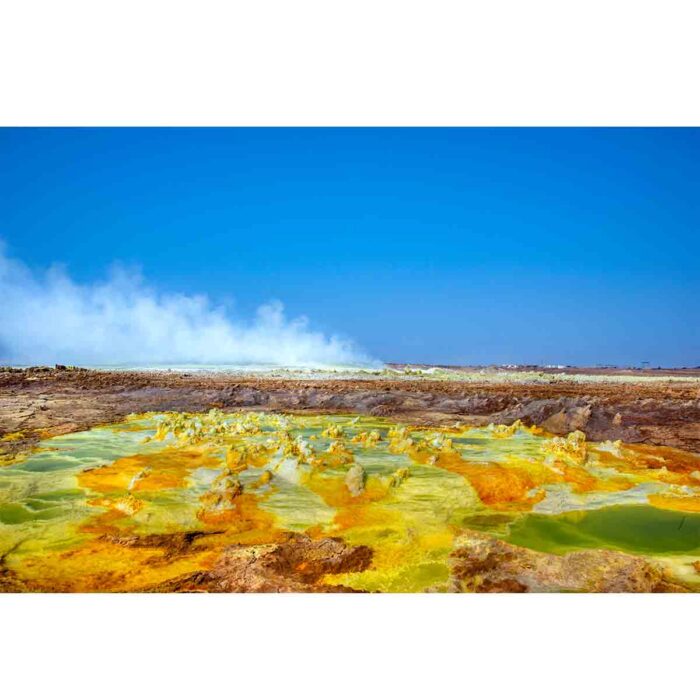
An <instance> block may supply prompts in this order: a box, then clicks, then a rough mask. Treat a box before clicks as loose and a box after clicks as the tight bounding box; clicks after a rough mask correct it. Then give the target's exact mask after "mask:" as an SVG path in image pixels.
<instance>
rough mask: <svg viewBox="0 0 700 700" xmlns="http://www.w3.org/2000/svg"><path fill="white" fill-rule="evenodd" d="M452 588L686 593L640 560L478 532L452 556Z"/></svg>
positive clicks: (460, 544) (533, 591)
mask: <svg viewBox="0 0 700 700" xmlns="http://www.w3.org/2000/svg"><path fill="white" fill-rule="evenodd" d="M450 568H451V572H452V578H451V582H450V590H452V591H454V592H461V591H465V592H475V593H549V592H567V591H569V592H579V593H680V592H686V591H687V589H686V588H685V587H684V586H683V585H682V584H680V583H678V582H675V581H673V580H672V579H671V578H670V577H669V576H668V574H667V573H666V572H665V571H663V570H662V569H661V568H660V567H658V566H655V565H654V564H652V563H650V562H648V561H647V560H646V559H643V558H642V557H635V556H631V555H629V554H623V553H622V552H612V551H608V550H600V549H595V550H586V551H580V552H570V553H568V554H564V555H556V554H546V553H543V552H535V551H533V550H531V549H526V548H525V547H517V546H515V545H512V544H508V543H507V542H503V541H501V540H497V539H495V538H492V537H488V536H485V535H482V534H479V533H472V532H470V533H469V534H467V535H465V536H463V537H461V538H460V539H459V540H458V543H457V546H456V548H455V550H454V551H453V553H452V555H451V557H450Z"/></svg>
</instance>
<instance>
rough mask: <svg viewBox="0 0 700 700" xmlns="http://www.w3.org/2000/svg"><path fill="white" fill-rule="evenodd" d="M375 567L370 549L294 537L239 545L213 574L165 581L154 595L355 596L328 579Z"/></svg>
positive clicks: (330, 539) (338, 541) (200, 573)
mask: <svg viewBox="0 0 700 700" xmlns="http://www.w3.org/2000/svg"><path fill="white" fill-rule="evenodd" d="M371 562H372V550H371V549H370V548H369V547H365V546H364V545H363V546H359V547H353V546H350V545H347V544H345V543H344V542H343V541H342V540H341V539H338V538H334V537H326V538H323V539H318V540H314V539H311V538H310V537H308V536H306V535H299V534H293V535H290V536H289V537H288V538H287V539H286V540H285V541H284V542H282V543H279V544H271V545H257V546H233V547H228V548H227V549H225V550H224V552H223V553H222V555H221V557H220V558H219V560H218V561H217V562H216V564H215V565H214V566H213V567H212V569H211V570H209V571H197V572H195V573H192V574H187V575H185V576H181V577H178V578H176V579H171V580H169V581H165V582H164V583H162V584H161V585H159V586H157V587H156V588H153V589H150V591H151V592H158V593H160V592H163V593H164V592H197V591H199V592H209V593H293V592H315V591H323V592H350V591H351V589H348V588H344V587H342V586H326V585H323V584H322V583H321V582H320V580H321V578H322V577H323V576H324V575H325V574H340V573H345V572H349V571H364V570H365V569H366V568H367V567H368V566H369V565H370V564H371Z"/></svg>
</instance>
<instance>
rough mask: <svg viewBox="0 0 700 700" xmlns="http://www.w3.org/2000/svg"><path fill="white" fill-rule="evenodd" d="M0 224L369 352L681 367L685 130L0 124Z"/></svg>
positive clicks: (685, 290)
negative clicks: (276, 305)
mask: <svg viewBox="0 0 700 700" xmlns="http://www.w3.org/2000/svg"><path fill="white" fill-rule="evenodd" d="M0 237H2V238H3V239H4V240H5V242H6V244H7V252H8V254H9V255H11V256H12V257H16V258H19V259H21V260H23V261H24V262H25V263H27V264H28V265H30V266H32V267H36V268H41V267H45V266H47V265H48V264H50V263H52V262H54V261H61V262H64V263H66V265H67V266H68V269H69V271H70V274H71V275H72V276H73V277H74V278H75V279H76V280H78V281H80V282H89V281H92V280H96V279H98V278H101V277H104V275H105V269H106V268H107V267H108V266H109V265H110V264H111V263H112V262H113V261H115V260H120V261H122V262H125V263H127V264H136V265H139V266H140V267H141V268H142V270H143V274H144V276H145V277H146V278H147V280H148V281H149V283H150V284H152V285H153V286H155V287H157V288H158V289H160V290H164V291H181V292H186V293H196V292H204V293H207V294H208V295H209V296H210V297H211V298H212V299H213V300H214V301H221V300H224V301H230V300H231V299H233V300H234V301H235V305H234V307H233V314H234V316H235V315H236V314H240V315H241V316H249V315H250V314H251V313H252V311H253V309H254V308H255V307H257V306H258V305H259V304H260V303H262V302H265V301H267V300H269V299H271V298H277V299H281V300H282V301H283V302H284V303H285V305H286V307H287V310H288V313H289V314H290V315H292V316H294V315H298V314H306V315H308V316H309V318H310V320H311V323H312V325H313V326H314V327H315V328H318V329H319V330H323V331H326V332H341V333H343V334H346V335H348V336H350V337H352V338H354V339H355V340H356V341H357V343H358V344H359V345H360V346H362V347H363V348H364V349H366V350H367V351H368V352H369V353H370V354H371V355H373V356H375V357H378V358H380V359H382V360H386V361H415V362H429V363H430V362H434V363H481V364H488V363H492V362H494V363H508V362H517V363H528V362H534V363H540V362H541V363H571V364H589V365H590V364H598V363H616V364H638V363H640V362H642V361H650V362H651V363H652V365H657V364H658V365H664V366H671V365H676V366H682V365H700V312H699V304H698V302H699V300H700V129H549V128H546V129H2V130H0Z"/></svg>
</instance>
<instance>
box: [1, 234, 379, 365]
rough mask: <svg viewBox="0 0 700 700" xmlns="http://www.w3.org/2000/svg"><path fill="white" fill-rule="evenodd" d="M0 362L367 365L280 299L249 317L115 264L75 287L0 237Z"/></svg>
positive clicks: (343, 341)
mask: <svg viewBox="0 0 700 700" xmlns="http://www.w3.org/2000/svg"><path fill="white" fill-rule="evenodd" d="M0 360H1V361H2V362H5V363H15V364H54V363H64V364H80V365H110V364H125V365H148V364H189V363H210V364H234V365H237V364H258V363H265V364H268V363H269V364H274V365H280V366H290V367H323V366H333V365H347V364H369V363H371V360H370V359H369V358H368V357H367V356H365V355H364V354H363V353H362V352H361V351H359V350H358V349H357V348H356V347H355V346H354V344H353V343H352V342H351V341H349V340H346V339H343V338H339V337H336V336H331V337H327V336H325V335H324V334H323V333H319V332H315V331H312V330H310V329H309V326H308V321H307V319H306V318H304V317H301V318H296V319H287V318H286V317H285V315H284V308H283V306H282V304H281V303H280V302H278V301H273V302H271V303H269V304H265V305H263V306H261V307H260V308H259V309H258V310H257V314H256V315H255V318H254V319H252V320H251V321H249V322H238V321H233V320H231V319H230V318H229V317H228V316H227V315H226V312H225V310H224V309H223V308H217V307H214V306H213V305H212V304H211V302H210V301H209V299H208V298H207V297H206V296H203V295H196V296H188V295H184V294H159V293H157V292H156V291H154V290H153V289H151V288H149V287H148V286H147V284H145V282H144V280H143V279H142V278H141V276H140V275H138V274H134V273H133V272H128V271H126V270H124V269H121V268H119V267H115V268H113V269H112V271H111V272H110V274H109V275H108V276H107V278H106V279H105V281H103V282H100V283H96V284H77V283H76V282H74V281H73V280H72V279H71V278H70V276H69V275H68V274H67V272H65V270H64V269H63V268H61V267H60V266H56V265H54V266H52V267H51V268H49V269H48V271H46V272H45V273H44V274H34V273H33V272H32V271H31V270H30V269H29V268H28V267H27V266H26V265H24V264H23V263H22V262H21V261H18V260H14V259H11V258H8V257H7V255H6V254H5V249H4V244H3V243H2V241H0Z"/></svg>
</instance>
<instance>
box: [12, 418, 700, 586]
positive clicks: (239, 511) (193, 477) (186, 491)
mask: <svg viewBox="0 0 700 700" xmlns="http://www.w3.org/2000/svg"><path fill="white" fill-rule="evenodd" d="M699 504H700V456H698V455H693V454H690V453H687V452H682V451H680V450H672V449H670V448H664V447H652V446H649V445H627V444H623V443H620V442H619V441H617V442H603V443H599V444H596V443H590V442H588V441H587V440H586V436H585V435H584V434H583V433H582V432H580V431H575V432H572V433H570V434H569V435H567V436H553V435H547V434H545V433H544V431H542V430H540V429H538V428H536V427H526V426H524V425H523V424H522V423H520V422H519V421H516V422H515V423H513V424H512V425H508V426H503V425H495V426H494V425H491V426H488V427H485V428H470V427H469V426H463V425H461V424H456V425H453V426H451V427H446V428H435V427H430V428H428V427H422V426H420V425H414V426H411V425H399V424H396V423H394V422H392V421H390V420H385V419H380V418H370V417H358V416H323V415H321V416H317V415H308V414H307V415H303V416H301V415H299V416H297V415H282V414H274V413H261V412H234V413H224V412H223V411H221V410H219V409H213V410H211V411H209V412H206V413H165V414H143V415H137V416H132V417H130V418H129V419H128V420H127V421H125V422H124V423H121V424H118V425H113V426H107V427H103V428H95V429H93V430H90V431H87V432H83V433H75V434H72V435H64V436H60V437H56V438H50V439H47V440H45V441H44V442H43V443H42V444H41V445H40V448H39V449H37V450H36V451H35V452H34V453H32V454H30V455H27V456H24V457H22V458H21V459H18V460H15V461H14V462H12V463H11V464H9V465H7V466H3V467H2V468H0V557H2V562H3V566H4V567H5V568H4V569H3V571H4V572H5V573H3V574H2V576H11V577H12V581H17V580H20V581H22V582H23V584H22V585H25V586H29V587H32V586H33V587H34V589H36V590H57V591H59V590H66V591H68V590H120V591H121V590H123V591H129V590H144V589H149V590H150V589H151V588H153V587H158V586H161V585H168V586H171V585H176V584H173V583H172V581H176V582H177V581H178V580H179V579H178V577H182V576H187V575H190V574H192V572H199V573H198V574H197V575H198V576H205V574H206V572H208V571H211V570H214V569H216V570H217V571H219V570H220V569H221V567H222V566H224V564H222V562H224V563H225V562H227V561H229V559H227V557H229V558H230V557H234V558H235V556H239V554H240V552H243V551H244V550H243V549H241V548H250V547H253V548H255V547H268V546H271V545H273V544H275V543H280V542H286V541H288V538H289V537H290V536H292V535H297V534H300V535H304V536H307V537H309V538H311V540H312V541H318V542H324V543H326V544H324V545H323V546H327V547H330V546H331V545H330V544H328V543H336V544H333V545H332V546H333V547H337V546H339V545H337V543H338V542H339V541H340V542H343V543H345V544H346V545H347V546H348V547H356V548H360V549H358V550H357V552H359V554H357V557H358V561H359V560H360V559H361V560H362V562H363V563H362V565H361V566H360V565H359V564H358V565H357V566H354V565H353V566H351V565H349V564H348V565H347V566H346V565H341V564H338V563H337V562H336V560H333V559H332V558H331V559H330V560H329V561H330V562H331V563H329V564H328V567H329V568H328V570H325V569H324V572H323V573H319V572H320V569H318V566H317V564H314V563H313V562H312V563H309V562H307V561H303V562H299V563H294V562H293V561H292V560H291V559H290V560H289V562H290V563H289V566H290V567H292V571H294V572H296V573H294V574H293V575H294V576H296V577H297V578H296V579H294V580H296V581H297V582H302V583H303V582H304V581H306V580H307V579H306V578H304V577H311V573H309V572H316V573H314V574H313V575H314V577H316V578H314V579H313V580H314V582H315V583H314V585H317V586H328V587H333V586H340V587H345V588H351V589H355V590H367V591H422V590H435V591H440V590H448V588H449V586H450V576H451V574H450V563H449V562H450V556H451V552H452V551H453V548H454V546H455V542H456V541H457V538H460V537H462V536H463V535H464V533H465V532H473V531H474V530H479V531H481V532H484V533H487V534H488V535H489V536H491V537H495V538H500V539H502V540H504V541H511V540H512V541H517V542H518V544H519V545H524V546H528V547H532V548H533V549H539V550H541V551H550V550H551V551H557V552H561V551H578V550H580V549H587V548H593V549H596V548H597V549H601V548H602V549H611V550H615V551H630V552H634V553H636V554H639V555H640V556H644V557H647V558H649V559H650V560H655V558H658V560H659V561H663V562H665V564H664V565H665V566H667V565H668V563H669V562H672V563H674V562H675V564H674V566H675V567H676V569H677V570H678V571H680V572H685V573H684V574H683V575H684V576H686V578H687V581H686V583H687V584H688V585H695V583H694V582H695V581H696V579H697V583H698V585H700V574H699V573H697V572H695V569H693V567H692V566H690V564H688V563H687V562H690V561H696V560H700V505H699ZM632 522H633V523H634V526H633V527H632V526H631V525H628V523H632ZM630 533H633V535H634V536H632V535H630ZM249 551H252V552H257V551H258V550H248V549H245V552H249ZM261 551H262V550H261ZM236 553H239V554H236ZM234 555H235V556H234ZM240 556H243V555H242V554H240ZM246 556H247V555H246ZM250 556H251V557H253V559H251V561H253V560H255V561H257V559H256V557H257V556H258V555H257V554H255V555H253V554H251V555H250ZM260 556H262V555H260ZM290 556H291V555H290ZM329 556H330V555H329ZM285 561H287V560H286V559H285ZM333 562H335V563H333ZM227 565H228V564H227ZM297 566H298V567H300V568H298V570H297V569H296V568H294V567H297ZM217 567H219V568H217ZM314 567H316V568H314ZM246 570H248V569H246ZM8 572H9V573H8ZM202 572H204V573H202ZM270 575H272V574H270ZM694 577H695V578H694ZM309 580H311V579H310V578H309ZM13 585H14V584H13ZM300 585H301V584H300Z"/></svg>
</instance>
